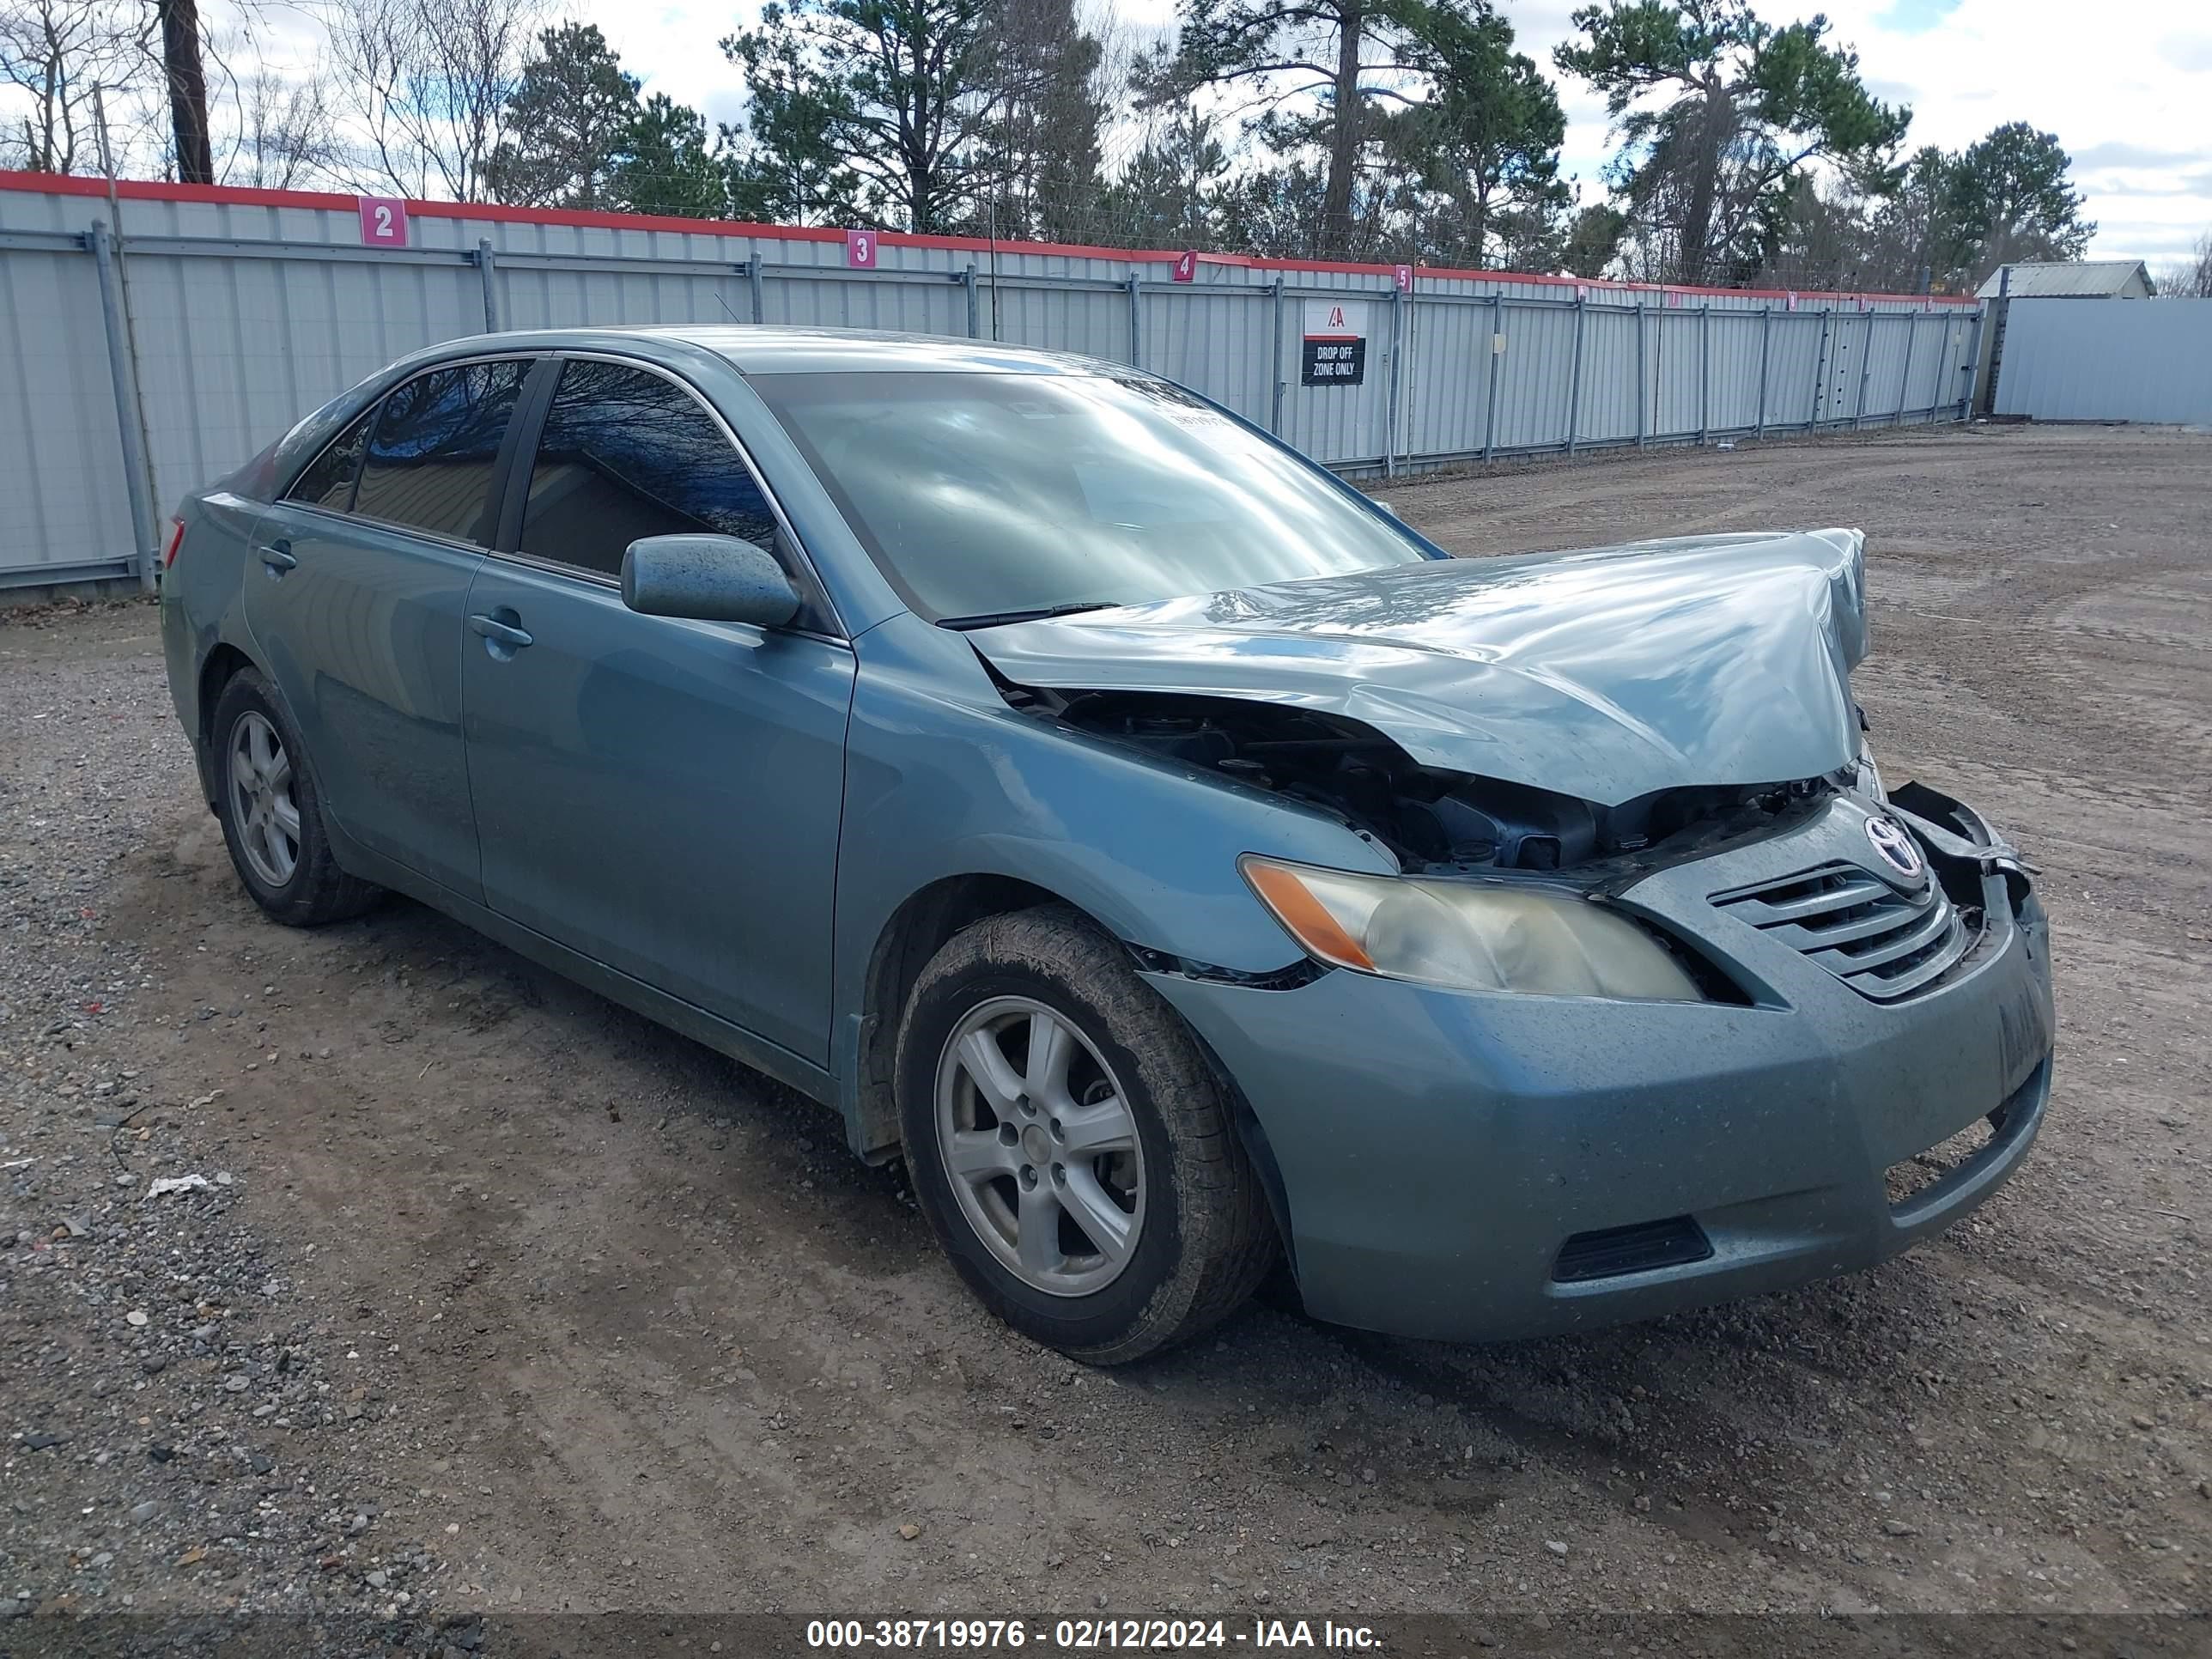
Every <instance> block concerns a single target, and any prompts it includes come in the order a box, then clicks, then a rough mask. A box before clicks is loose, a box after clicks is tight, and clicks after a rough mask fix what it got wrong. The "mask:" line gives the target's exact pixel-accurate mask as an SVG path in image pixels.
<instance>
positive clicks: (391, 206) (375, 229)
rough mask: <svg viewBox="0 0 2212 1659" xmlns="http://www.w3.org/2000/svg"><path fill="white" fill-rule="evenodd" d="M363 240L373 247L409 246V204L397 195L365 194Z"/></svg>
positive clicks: (361, 201)
mask: <svg viewBox="0 0 2212 1659" xmlns="http://www.w3.org/2000/svg"><path fill="white" fill-rule="evenodd" d="M359 200H360V203H361V240H362V241H364V242H366V243H367V244H368V246H371V247H405V246H407V204H406V203H404V202H403V201H401V200H400V199H399V198H398V197H396V196H363V197H360V198H359Z"/></svg>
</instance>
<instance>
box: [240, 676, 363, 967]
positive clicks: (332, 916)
mask: <svg viewBox="0 0 2212 1659" xmlns="http://www.w3.org/2000/svg"><path fill="white" fill-rule="evenodd" d="M211 730H212V733H213V735H212V739H211V741H212V742H213V744H214V750H215V753H214V757H213V758H214V771H215V784H216V809H215V810H216V817H217V818H218V819H219V820H220V821H221V823H222V839H223V844H224V845H225V846H226V847H228V848H229V849H230V862H231V865H232V867H233V868H234V869H235V870H236V871H237V872H238V878H239V880H240V882H242V883H244V884H245V886H246V892H247V893H248V894H250V895H251V896H252V899H253V902H255V903H256V904H258V905H259V906H260V907H261V908H262V909H263V910H264V912H265V913H266V914H267V915H270V917H272V918H273V919H274V920H276V921H281V922H283V923H284V924H285V925H286V926H287V927H319V926H320V925H321V924H322V923H324V922H326V921H343V920H344V919H345V918H346V917H348V916H357V915H360V914H361V913H362V911H364V910H366V909H368V908H369V906H371V905H372V904H374V903H375V902H376V901H377V900H378V898H379V897H380V896H382V893H383V890H382V889H381V888H379V887H377V886H374V884H371V883H368V882H366V881H362V879H360V878H358V877H356V876H349V875H348V874H347V873H346V872H344V871H343V870H341V869H339V868H338V862H337V856H336V854H333V853H332V852H331V837H330V831H329V829H328V828H327V827H326V826H325V823H324V822H323V811H322V798H321V796H320V795H319V793H317V791H316V788H315V775H314V769H313V766H311V765H310V764H309V763H308V760H307V745H306V744H304V743H302V742H301V738H300V732H299V729H298V728H297V727H296V726H294V725H293V724H292V720H291V717H290V716H289V715H288V714H286V713H285V712H284V709H283V705H282V704H280V703H279V702H277V701H276V697H275V696H274V695H272V694H271V692H270V689H269V683H268V682H267V681H266V680H264V679H263V678H261V676H260V674H259V673H258V672H257V671H255V670H253V669H251V668H241V669H240V670H239V671H238V672H237V673H235V674H234V675H233V676H232V677H231V678H230V680H229V681H228V684H225V685H224V686H223V688H222V696H220V697H218V698H216V706H215V719H214V720H213V722H212V723H211Z"/></svg>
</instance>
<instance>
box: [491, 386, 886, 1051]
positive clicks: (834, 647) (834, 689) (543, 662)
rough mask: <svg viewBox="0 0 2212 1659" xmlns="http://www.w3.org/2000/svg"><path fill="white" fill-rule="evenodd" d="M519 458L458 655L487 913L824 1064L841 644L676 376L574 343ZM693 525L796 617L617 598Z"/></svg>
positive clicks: (729, 441) (844, 691) (751, 486)
mask: <svg viewBox="0 0 2212 1659" xmlns="http://www.w3.org/2000/svg"><path fill="white" fill-rule="evenodd" d="M515 470H516V474H517V477H516V480H515V483H514V485H513V491H512V493H511V495H510V503H509V507H508V511H509V513H510V514H513V513H515V512H516V511H517V510H518V508H520V531H519V532H518V536H517V540H518V545H517V546H516V547H515V548H514V549H513V550H512V551H504V550H503V551H501V552H499V553H495V555H493V556H492V557H490V558H489V559H488V560H486V561H485V562H484V563H483V567H482V568H480V569H479V570H478V571H477V576H476V580H475V582H474V584H473V585H472V586H471V589H470V592H469V601H468V606H467V625H468V627H469V628H470V629H471V636H470V638H469V640H468V642H467V645H466V646H465V648H464V650H463V652H462V657H463V662H464V665H463V668H462V671H461V700H462V703H463V706H464V708H465V709H466V711H467V725H468V756H469V781H470V785H471V791H472V793H473V796H474V799H475V805H476V815H477V827H478V829H479V830H480V831H481V835H480V840H481V842H482V845H483V883H484V902H485V903H486V904H487V905H489V907H490V908H492V909H494V910H495V911H497V912H499V913H500V914H501V915H504V916H507V917H508V918H510V919H512V920H513V921H518V922H520V923H521V924H522V925H523V926H524V927H529V928H532V929H533V930H534V931H536V932H538V933H543V934H544V935H546V936H547V937H549V938H550V939H557V940H559V941H560V942H561V943H562V944H564V945H568V946H569V947H571V948H572V949H574V950H576V951H581V952H582V953H584V954H585V955H586V956H589V957H592V958H594V959H595V960H597V961H599V962H601V963H605V964H606V965H607V966H609V967H611V968H613V969H617V971H619V972H621V973H623V974H626V975H629V976H630V977H632V978H634V979H638V980H641V981H644V982H645V983H647V984H648V985H651V986H653V987H657V988H659V989H660V990H662V991H664V992H666V993H667V994H671V995H672V996H675V997H678V998H680V999H681V1000H684V1001H686V1002H689V1003H690V1004H692V1005H693V1006H696V1007H700V1008H703V1009H705V1010H707V1011H708V1012H710V1013H713V1014H715V1015H718V1016H720V1018H723V1019H726V1020H727V1021H729V1022H731V1023H732V1024H736V1025H738V1026H741V1027H743V1028H744V1029H745V1030H748V1031H750V1032H751V1033H752V1034H753V1035H755V1036H760V1037H764V1038H766V1039H767V1040H768V1041H769V1042H774V1043H775V1044H777V1045H778V1046H780V1047H781V1048H785V1049H787V1050H789V1051H790V1052H792V1053H793V1054H798V1055H799V1056H800V1057H801V1058H802V1059H804V1060H808V1061H810V1062H811V1063H812V1064H814V1065H817V1066H822V1065H826V1063H827V1061H828V1058H829V939H830V905H831V899H832V893H833V889H834V886H835V878H836V866H837V831H838V821H839V816H840V813H841V811H842V805H843V800H844V769H845V722H846V715H847V712H848V709H849V708H850V707H851V704H852V697H853V680H854V658H853V652H852V648H851V647H850V646H849V645H848V644H847V643H846V642H845V641H843V640H842V638H839V637H836V624H835V623H834V621H833V620H832V619H831V617H829V612H828V608H827V605H826V604H825V603H824V602H823V599H821V598H820V596H819V592H818V589H817V586H816V585H815V583H814V581H813V578H812V574H811V571H810V570H809V569H808V568H806V565H805V559H804V557H803V556H801V555H800V554H799V551H798V550H797V549H796V548H795V547H794V546H793V544H792V543H791V541H790V539H789V537H788V535H787V532H785V531H784V529H783V526H781V522H780V520H779V519H778V517H777V514H776V513H775V509H774V507H773V506H772V505H771V503H770V501H769V498H768V495H767V494H766V492H765V490H764V489H763V487H762V485H761V483H760V481H759V479H758V477H757V476H756V474H755V473H754V471H753V470H752V468H751V466H750V465H749V464H748V462H747V460H746V459H745V458H744V455H743V454H742V453H740V452H739V450H738V447H737V445H736V442H735V441H734V437H733V435H732V434H731V433H730V431H729V430H728V428H726V425H725V424H724V423H723V422H722V421H721V419H720V416H718V415H716V414H715V413H714V411H713V410H711V409H710V408H709V407H708V405H707V404H706V403H705V401H704V400H703V399H702V398H701V397H700V396H699V395H698V394H697V393H696V392H694V391H693V390H691V389H690V387H689V386H687V385H685V384H684V382H683V381H681V380H678V379H676V378H675V377H674V376H672V375H671V374H665V373H664V372H662V371H660V370H659V369H657V368H647V367H645V366H643V365H641V364H636V363H631V362H621V361H616V360H612V359H607V358H599V357H584V356H576V357H571V358H568V360H566V361H564V362H562V364H561V366H560V378H559V380H557V381H556V383H555V385H554V386H553V390H552V394H551V397H550V402H549V403H548V404H547V405H546V410H545V415H544V435H543V436H542V437H541V438H540V439H538V442H537V445H536V449H535V453H534V455H533V456H518V458H517V459H516V462H515ZM518 498H519V499H518ZM679 532H695V533H696V532H712V533H716V534H721V535H731V536H738V537H743V538H746V539H748V540H750V541H753V542H755V543H757V544H758V545H760V546H762V547H763V548H766V549H768V550H770V551H771V552H774V553H775V555H776V556H778V557H779V558H780V559H781V560H782V561H784V563H785V568H786V570H787V574H790V575H792V576H793V579H794V582H795V584H796V585H797V586H799V589H800V591H801V592H802V593H805V594H808V595H810V599H809V603H808V609H807V611H805V613H804V614H803V615H802V616H801V617H800V618H799V620H798V622H797V623H794V624H793V626H791V627H788V628H781V629H763V628H755V627H750V626H748V625H745V624H742V623H703V622H686V621H680V620H678V619H676V618H673V617H647V616H641V615H640V614H638V613H637V612H635V611H631V610H629V608H628V607H626V606H625V605H623V599H622V589H621V583H620V576H621V572H622V561H623V551H624V550H625V549H627V548H628V547H629V544H630V543H631V542H633V541H635V540H637V539H639V538H641V537H646V536H659V535H669V534H675V533H679Z"/></svg>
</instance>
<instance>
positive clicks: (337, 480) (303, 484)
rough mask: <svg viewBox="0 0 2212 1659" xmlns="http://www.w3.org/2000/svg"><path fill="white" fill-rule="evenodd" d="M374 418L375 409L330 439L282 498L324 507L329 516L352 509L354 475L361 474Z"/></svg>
mask: <svg viewBox="0 0 2212 1659" xmlns="http://www.w3.org/2000/svg"><path fill="white" fill-rule="evenodd" d="M375 419H376V410H374V408H372V409H370V410H369V411H368V413H367V414H365V415H363V416H361V418H360V419H358V420H356V422H354V423H353V424H352V425H351V426H349V427H348V428H346V429H345V430H344V431H343V432H341V433H339V434H338V435H337V437H335V438H333V439H331V442H330V447H328V448H326V449H325V450H324V451H323V453H321V454H319V455H318V456H316V457H315V459H314V460H313V462H311V463H310V464H309V465H308V467H307V471H305V472H302V473H301V475H300V480H299V482H298V483H295V484H294V485H293V486H292V488H291V489H290V490H289V491H288V492H287V494H286V497H285V498H286V499H287V500H288V501H305V502H306V503H307V505H308V506H310V507H329V508H330V509H331V511H332V512H333V513H343V512H345V511H346V510H347V509H348V508H349V507H352V505H353V479H354V474H356V472H358V471H361V452H362V448H363V447H366V446H367V444H368V428H369V423H370V422H373V421H374V420H375Z"/></svg>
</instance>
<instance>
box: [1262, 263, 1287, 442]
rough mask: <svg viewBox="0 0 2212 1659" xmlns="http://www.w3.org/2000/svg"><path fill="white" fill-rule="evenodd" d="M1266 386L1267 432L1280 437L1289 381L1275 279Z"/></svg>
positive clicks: (1280, 293)
mask: <svg viewBox="0 0 2212 1659" xmlns="http://www.w3.org/2000/svg"><path fill="white" fill-rule="evenodd" d="M1267 362H1268V369H1267V384H1268V391H1269V395H1270V398H1271V401H1270V404H1269V406H1268V415H1267V430H1268V431H1270V432H1272V433H1273V434H1275V435H1276V436H1278V437H1280V436H1281V435H1282V431H1283V393H1284V392H1285V390H1286V389H1287V388H1288V387H1289V386H1290V380H1288V379H1287V378H1286V377H1285V374H1283V279H1282V277H1281V276H1279V275H1278V276H1276V278H1275V349H1274V351H1273V354H1272V355H1270V356H1269V357H1268V359H1267Z"/></svg>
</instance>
